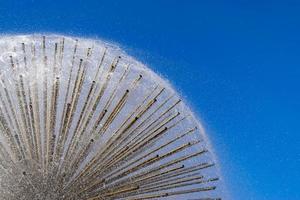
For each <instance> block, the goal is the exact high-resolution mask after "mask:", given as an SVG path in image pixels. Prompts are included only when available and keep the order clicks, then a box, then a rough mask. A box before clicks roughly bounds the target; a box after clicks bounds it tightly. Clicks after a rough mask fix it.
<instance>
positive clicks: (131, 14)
mask: <svg viewBox="0 0 300 200" xmlns="http://www.w3.org/2000/svg"><path fill="white" fill-rule="evenodd" d="M299 10H300V2H299V1H298V2H297V1H263V0H261V1H126V2H125V1H116V0H114V1H113V2H110V1H97V0H95V1H88V0H85V1H75V0H74V1H63V0H61V1H57V2H54V1H8V0H6V1H2V0H0V32H1V33H4V34H7V33H13V34H15V33H33V32H55V33H62V34H68V35H76V36H84V37H94V38H104V39H106V40H110V41H114V42H117V43H119V44H120V45H121V46H122V47H123V48H125V49H126V50H127V52H129V53H130V54H131V55H133V56H136V57H137V58H138V59H140V60H141V61H143V62H144V63H146V64H148V65H150V66H152V69H153V70H154V71H156V72H158V73H160V74H162V75H163V76H164V77H166V78H167V79H169V80H170V82H171V83H173V84H174V85H175V87H176V88H177V89H178V90H179V92H180V93H181V94H182V95H183V96H184V97H185V98H186V99H187V101H188V103H189V104H190V106H191V107H192V109H193V110H195V111H196V112H197V114H198V115H199V116H200V118H201V119H202V120H203V123H204V125H205V127H206V129H207V132H208V134H209V136H210V138H211V141H212V144H213V145H214V146H215V151H216V153H217V156H218V157H219V160H220V163H221V167H222V171H223V174H224V177H225V181H226V182H227V185H228V186H227V187H228V190H229V192H230V193H231V197H232V199H255V200H265V199H270V200H277V199H280V200H282V199H284V200H289V199H294V200H295V199H300V195H299V191H300V186H299V182H300V173H299V170H300V92H299V91H300V12H299Z"/></svg>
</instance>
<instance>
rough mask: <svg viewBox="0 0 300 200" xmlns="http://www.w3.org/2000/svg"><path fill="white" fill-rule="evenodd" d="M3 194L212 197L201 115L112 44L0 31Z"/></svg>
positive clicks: (214, 184) (211, 166) (213, 178)
mask: <svg viewBox="0 0 300 200" xmlns="http://www.w3.org/2000/svg"><path fill="white" fill-rule="evenodd" d="M0 52H1V55H0V73H1V74H0V85H1V87H0V171H1V172H0V199H33V200H35V199H49V200H50V199H51V200H53V199H218V198H220V197H221V195H222V190H220V189H219V188H220V186H221V184H220V181H219V178H218V177H219V174H218V173H217V171H218V170H217V167H216V165H215V159H214V155H213V153H212V151H211V147H210V145H208V139H207V137H206V136H205V132H204V130H203V128H202V127H201V124H200V123H199V121H198V120H196V119H195V117H194V115H193V113H192V112H191V111H190V110H189V109H188V108H187V106H186V105H185V104H184V103H183V102H182V101H181V99H180V97H179V96H178V95H177V93H176V92H175V91H174V90H173V89H172V87H171V86H170V85H169V84H168V83H167V82H166V81H165V80H163V79H162V78H160V77H159V76H158V75H156V74H155V73H153V72H152V71H151V70H150V69H149V68H148V67H146V66H145V65H143V64H142V63H140V62H138V61H136V60H135V59H134V58H132V57H130V56H128V55H127V54H126V53H124V52H123V51H122V50H120V48H118V47H117V46H114V45H111V44H109V43H106V42H103V41H99V40H88V39H83V38H73V37H67V36H61V35H25V36H5V37H2V38H0Z"/></svg>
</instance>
